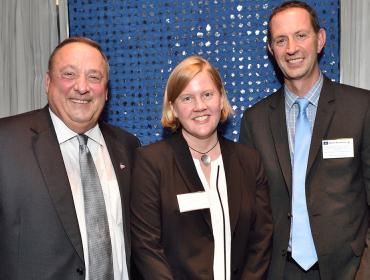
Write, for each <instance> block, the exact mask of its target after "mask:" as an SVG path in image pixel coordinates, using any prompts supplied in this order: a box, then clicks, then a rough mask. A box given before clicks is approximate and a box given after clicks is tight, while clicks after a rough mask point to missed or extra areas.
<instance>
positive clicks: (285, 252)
mask: <svg viewBox="0 0 370 280" xmlns="http://www.w3.org/2000/svg"><path fill="white" fill-rule="evenodd" d="M286 254H287V250H285V249H283V250H281V255H282V256H283V257H285V256H286Z"/></svg>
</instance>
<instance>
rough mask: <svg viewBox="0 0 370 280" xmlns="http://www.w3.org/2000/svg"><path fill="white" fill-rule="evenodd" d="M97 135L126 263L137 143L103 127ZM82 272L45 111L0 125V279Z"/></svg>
mask: <svg viewBox="0 0 370 280" xmlns="http://www.w3.org/2000/svg"><path fill="white" fill-rule="evenodd" d="M100 129H101V131H102V133H103V136H104V139H105V142H106V144H107V147H108V150H109V154H110V157H111V159H112V162H113V166H114V169H115V173H116V176H117V180H118V185H119V186H120V191H121V199H122V208H123V212H124V213H123V220H124V222H123V223H124V235H125V241H126V256H127V263H129V260H130V251H131V248H130V231H129V184H130V176H131V175H130V173H131V171H130V170H131V162H132V157H133V151H134V149H135V148H136V147H137V146H138V145H139V142H138V140H137V139H136V138H135V137H134V136H132V135H130V134H129V133H127V132H124V131H122V130H120V129H118V128H115V127H112V126H110V125H108V124H104V123H102V124H101V125H100ZM120 163H122V164H124V165H125V166H126V168H125V169H123V170H121V169H120ZM84 269H85V267H84V257H83V249H82V242H81V236H80V231H79V226H78V221H77V216H76V212H75V207H74V203H73V198H72V192H71V188H70V185H69V181H68V177H67V172H66V169H65V166H64V163H63V158H62V154H61V151H60V148H59V144H58V141H57V138H56V134H55V131H54V128H53V124H52V122H51V119H50V114H49V111H48V107H45V108H44V109H42V110H36V111H33V112H29V113H25V114H21V115H18V116H14V117H9V118H4V119H1V120H0V279H4V280H5V279H6V280H13V279H14V280H15V279H18V280H25V279H27V280H31V279H35V280H40V279H50V280H69V279H71V280H72V279H85V275H84Z"/></svg>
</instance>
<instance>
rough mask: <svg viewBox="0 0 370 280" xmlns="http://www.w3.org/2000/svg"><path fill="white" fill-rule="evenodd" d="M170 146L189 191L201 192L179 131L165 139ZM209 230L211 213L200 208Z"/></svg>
mask: <svg viewBox="0 0 370 280" xmlns="http://www.w3.org/2000/svg"><path fill="white" fill-rule="evenodd" d="M166 141H167V142H168V143H169V145H170V146H171V148H172V150H173V152H174V155H175V161H176V165H177V167H178V170H179V173H180V175H181V177H182V179H183V180H184V182H185V184H186V186H187V188H188V189H189V192H203V191H204V188H203V185H202V182H201V180H200V178H199V176H198V173H197V170H196V168H195V165H194V162H193V158H192V157H191V153H190V151H189V148H188V145H187V143H186V141H185V139H184V137H183V136H182V133H181V131H179V132H177V133H175V134H173V135H172V137H170V138H168V139H167V140H166ZM200 211H201V212H202V216H203V218H204V220H205V222H206V223H207V225H208V227H209V228H210V230H212V224H211V214H210V211H209V209H204V210H200Z"/></svg>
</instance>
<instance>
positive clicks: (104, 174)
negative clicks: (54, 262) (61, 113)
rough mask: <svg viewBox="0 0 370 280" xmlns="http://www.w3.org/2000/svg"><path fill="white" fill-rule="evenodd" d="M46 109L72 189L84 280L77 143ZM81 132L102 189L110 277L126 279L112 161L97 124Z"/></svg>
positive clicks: (85, 248) (83, 228)
mask: <svg viewBox="0 0 370 280" xmlns="http://www.w3.org/2000/svg"><path fill="white" fill-rule="evenodd" d="M49 111H50V115H51V119H52V121H53V125H54V128H55V132H56V135H57V138H58V142H59V145H60V150H61V152H62V156H63V160H64V165H65V167H66V170H67V174H68V179H69V183H70V186H71V190H72V196H73V202H74V205H75V209H76V214H77V220H78V225H79V227H80V233H81V239H82V245H83V253H84V259H85V268H86V277H85V279H86V280H88V279H89V257H88V256H89V255H88V246H87V233H86V223H85V210H84V198H83V190H82V184H81V175H80V164H79V143H78V139H77V137H76V135H77V133H75V132H73V131H72V130H71V129H69V128H68V127H67V126H66V125H65V124H64V123H63V121H62V120H60V119H59V118H58V117H57V116H56V115H55V114H54V113H53V112H52V111H51V110H50V109H49ZM85 135H87V136H88V137H89V140H88V142H87V146H88V148H89V150H90V153H91V156H92V158H93V160H94V163H95V166H96V169H97V172H98V175H99V178H100V184H101V186H102V190H103V196H104V201H105V207H106V210H107V217H108V224H109V232H110V238H111V244H112V256H113V270H114V279H115V280H128V279H129V277H128V272H127V266H126V254H125V241H124V235H123V223H122V205H121V194H120V191H119V187H118V182H117V178H116V174H115V172H114V169H113V165H112V161H111V159H110V156H109V152H108V149H107V146H106V143H105V141H104V137H103V135H102V133H101V131H100V128H99V126H98V125H96V126H95V127H93V128H92V129H90V130H89V131H87V132H86V133H85Z"/></svg>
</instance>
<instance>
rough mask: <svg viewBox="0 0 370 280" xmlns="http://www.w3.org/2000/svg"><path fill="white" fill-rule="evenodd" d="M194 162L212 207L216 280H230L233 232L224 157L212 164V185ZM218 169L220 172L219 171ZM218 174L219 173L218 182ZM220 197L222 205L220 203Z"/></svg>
mask: <svg viewBox="0 0 370 280" xmlns="http://www.w3.org/2000/svg"><path fill="white" fill-rule="evenodd" d="M193 161H194V164H195V167H196V169H197V172H198V175H199V178H200V180H201V181H202V184H203V187H204V190H205V192H206V193H207V195H208V200H209V205H210V212H211V222H212V231H213V238H214V258H213V275H214V280H224V279H230V251H231V231H230V217H229V203H228V199H227V185H226V177H225V169H224V164H223V161H222V156H221V155H220V156H219V157H218V158H217V159H215V160H213V161H212V162H211V176H210V185H208V182H207V179H206V177H205V175H204V173H203V170H202V167H201V165H200V164H201V163H200V161H199V160H198V159H195V158H193ZM218 167H219V172H218V171H217V169H218ZM217 173H219V174H218V182H217ZM217 185H218V191H217ZM219 194H220V195H219ZM220 197H221V202H222V205H221V203H220ZM222 210H223V211H222ZM225 258H226V261H225ZM225 263H226V278H225Z"/></svg>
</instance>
